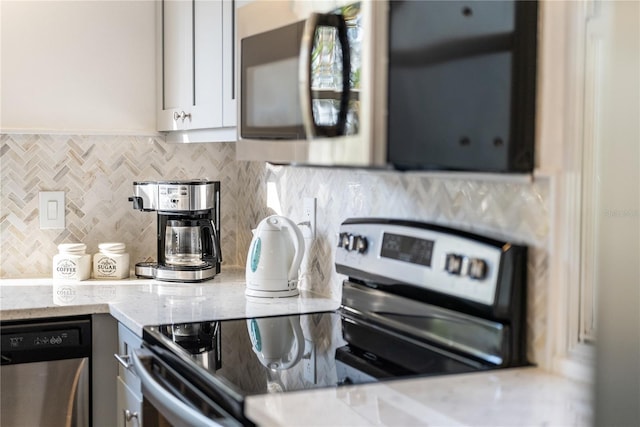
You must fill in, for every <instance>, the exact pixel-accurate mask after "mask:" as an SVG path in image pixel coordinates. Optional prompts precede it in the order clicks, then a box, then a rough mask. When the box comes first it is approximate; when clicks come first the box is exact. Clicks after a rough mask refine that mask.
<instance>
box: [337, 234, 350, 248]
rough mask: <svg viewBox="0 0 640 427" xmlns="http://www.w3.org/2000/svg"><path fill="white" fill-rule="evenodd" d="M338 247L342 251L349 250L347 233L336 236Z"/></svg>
mask: <svg viewBox="0 0 640 427" xmlns="http://www.w3.org/2000/svg"><path fill="white" fill-rule="evenodd" d="M338 247H339V248H343V249H348V248H349V234H348V233H340V234H339V235H338Z"/></svg>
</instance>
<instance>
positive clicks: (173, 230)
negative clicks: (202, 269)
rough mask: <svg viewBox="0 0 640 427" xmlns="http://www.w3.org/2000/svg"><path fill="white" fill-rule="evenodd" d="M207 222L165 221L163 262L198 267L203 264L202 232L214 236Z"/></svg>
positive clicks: (190, 220) (188, 220) (187, 220)
mask: <svg viewBox="0 0 640 427" xmlns="http://www.w3.org/2000/svg"><path fill="white" fill-rule="evenodd" d="M212 228H213V227H212V225H211V221H209V220H203V219H201V220H192V219H185V220H178V219H171V220H168V221H167V226H166V230H165V244H164V250H165V253H164V261H165V264H166V265H174V266H186V267H199V266H202V265H203V264H205V261H204V260H203V259H202V253H203V251H202V234H203V233H202V230H203V229H206V230H209V235H210V236H212V235H215V234H214V231H213V230H212Z"/></svg>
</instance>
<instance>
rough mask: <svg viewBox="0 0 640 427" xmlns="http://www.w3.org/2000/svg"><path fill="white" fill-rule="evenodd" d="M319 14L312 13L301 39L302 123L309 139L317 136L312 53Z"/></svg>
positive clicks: (300, 82)
mask: <svg viewBox="0 0 640 427" xmlns="http://www.w3.org/2000/svg"><path fill="white" fill-rule="evenodd" d="M318 16H319V15H318V14H317V13H312V14H311V16H310V17H309V18H308V19H307V21H306V22H305V25H304V30H303V33H302V40H301V41H300V58H299V61H298V63H299V64H300V65H299V68H298V83H299V85H300V87H299V94H300V110H301V113H302V125H303V126H304V133H305V135H306V138H307V139H313V137H314V136H315V123H314V120H313V113H312V106H311V54H312V52H313V39H314V35H315V33H316V28H317V27H318Z"/></svg>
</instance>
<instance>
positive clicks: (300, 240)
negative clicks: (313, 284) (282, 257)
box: [272, 215, 305, 280]
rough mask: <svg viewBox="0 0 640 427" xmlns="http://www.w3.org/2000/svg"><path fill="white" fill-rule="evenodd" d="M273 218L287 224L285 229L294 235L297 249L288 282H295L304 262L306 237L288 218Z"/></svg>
mask: <svg viewBox="0 0 640 427" xmlns="http://www.w3.org/2000/svg"><path fill="white" fill-rule="evenodd" d="M272 218H277V219H279V220H281V221H282V222H284V223H285V224H286V226H285V228H287V230H288V231H289V234H291V235H292V238H293V245H294V248H295V251H296V253H295V255H294V256H293V262H292V263H291V267H290V268H289V274H288V276H287V280H293V279H294V278H295V277H296V274H297V272H298V269H299V268H300V263H301V262H302V257H303V256H304V249H305V248H304V237H303V236H302V231H300V228H298V226H297V225H296V223H295V222H293V221H291V220H290V219H289V218H287V217H286V216H280V215H273V217H272Z"/></svg>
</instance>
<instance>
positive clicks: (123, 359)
mask: <svg viewBox="0 0 640 427" xmlns="http://www.w3.org/2000/svg"><path fill="white" fill-rule="evenodd" d="M113 357H115V358H116V360H117V361H118V362H119V363H120V364H121V365H122V367H123V368H124V369H129V368H130V367H131V364H130V363H129V360H130V356H129V355H128V354H125V355H122V356H121V355H119V354H114V355H113Z"/></svg>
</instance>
